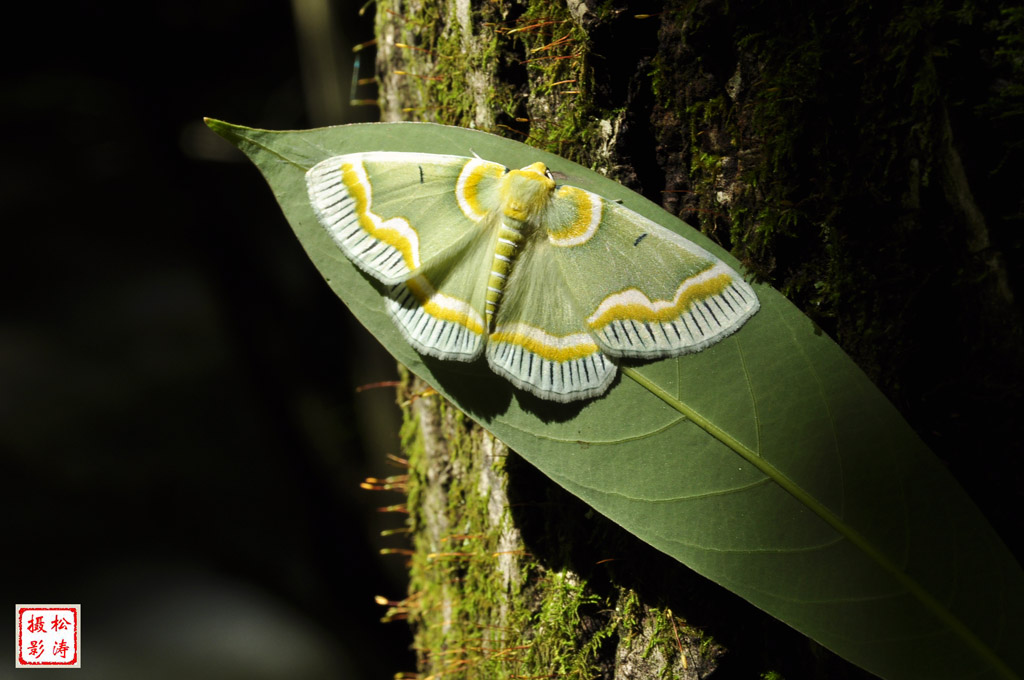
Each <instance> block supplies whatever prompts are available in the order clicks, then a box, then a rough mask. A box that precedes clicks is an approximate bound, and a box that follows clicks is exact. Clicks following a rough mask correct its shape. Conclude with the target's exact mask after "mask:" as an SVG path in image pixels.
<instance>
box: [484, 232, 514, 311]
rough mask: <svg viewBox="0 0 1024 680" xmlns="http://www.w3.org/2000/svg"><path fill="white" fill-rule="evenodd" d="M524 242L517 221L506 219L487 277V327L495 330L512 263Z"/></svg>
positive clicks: (499, 234) (499, 233)
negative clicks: (496, 316) (494, 323)
mask: <svg viewBox="0 0 1024 680" xmlns="http://www.w3.org/2000/svg"><path fill="white" fill-rule="evenodd" d="M522 240H523V232H522V231H520V229H519V226H518V225H517V223H516V220H510V219H506V220H503V221H502V223H501V227H499V228H498V241H497V243H496V244H495V247H494V258H493V259H492V260H491V274H490V276H488V277H487V298H486V300H487V327H488V329H490V328H493V325H492V323H491V322H492V320H493V319H494V315H495V313H496V312H497V311H498V306H499V305H500V304H501V295H502V293H503V292H504V290H505V281H506V280H508V275H509V272H511V271H512V263H513V262H514V261H515V259H516V253H517V252H518V251H519V243H520V242H521V241H522Z"/></svg>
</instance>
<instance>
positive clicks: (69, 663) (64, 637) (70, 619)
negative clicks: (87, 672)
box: [14, 604, 82, 668]
mask: <svg viewBox="0 0 1024 680" xmlns="http://www.w3.org/2000/svg"><path fill="white" fill-rule="evenodd" d="M14 611H15V619H16V624H15V625H16V628H15V630H16V631H17V633H16V635H17V644H16V647H17V648H16V650H15V653H16V655H15V662H14V665H15V667H17V668H55V667H57V668H60V667H63V668H80V667H81V665H82V605H79V604H19V605H15V607H14Z"/></svg>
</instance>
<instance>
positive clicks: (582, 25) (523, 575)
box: [377, 0, 1024, 678]
mask: <svg viewBox="0 0 1024 680" xmlns="http://www.w3.org/2000/svg"><path fill="white" fill-rule="evenodd" d="M1022 35H1024V11H1021V10H1019V8H1014V7H1012V6H1010V5H1009V4H1005V3H1003V4H1000V3H997V2H982V3H970V4H960V3H954V2H944V1H939V0H918V1H916V2H909V3H900V4H897V5H892V6H886V7H884V8H883V7H879V6H878V5H877V4H870V3H868V2H849V3H846V4H845V5H843V6H842V7H840V6H838V5H828V4H820V3H819V4H812V5H808V6H806V7H804V6H798V5H793V4H790V5H785V6H780V5H779V4H778V3H768V2H753V3H724V2H710V1H700V2H698V1H696V0H693V1H681V0H675V1H669V2H664V3H657V2H649V3H625V2H623V3H614V2H613V3H606V2H602V3H598V2H593V1H588V0H571V1H570V2H567V3H560V2H555V3H547V2H545V3H541V2H530V1H529V0H519V1H513V0H494V1H492V2H486V3H481V2H477V3H472V2H469V0H443V1H442V0H382V1H381V2H378V3H377V40H378V43H377V49H378V62H377V63H378V81H379V83H380V97H379V99H380V102H381V108H382V119H383V120H431V121H436V122H441V123H447V124H453V125H462V126H467V127H476V128H479V129H484V130H487V131H490V132H495V133H497V134H503V135H506V136H509V137H512V138H514V139H519V140H521V141H525V142H526V143H528V144H532V145H535V146H538V147H540V148H544V149H546V150H548V151H553V152H555V153H558V154H560V155H562V156H565V157H567V158H570V159H572V160H575V161H577V162H579V163H582V164H584V165H588V166H590V167H593V168H595V169H597V170H599V171H601V172H603V173H604V174H607V175H608V176H610V177H613V178H615V179H617V180H619V181H621V182H622V183H624V184H626V185H627V186H629V187H630V188H633V189H635V190H637V191H640V192H641V193H643V194H645V195H646V196H647V197H648V198H651V199H652V200H654V201H655V202H658V203H660V204H662V205H663V206H664V207H666V208H667V209H668V210H670V211H672V212H674V213H675V214H677V215H679V216H681V217H682V218H683V219H685V220H687V221H688V222H689V223H690V224H692V225H694V226H696V227H699V228H701V229H702V230H703V231H705V233H707V234H709V235H711V236H712V237H713V238H715V239H716V240H718V241H719V242H720V243H722V244H723V245H725V246H726V247H730V248H732V250H733V252H734V253H735V254H736V255H737V256H738V257H740V259H741V260H742V261H743V262H744V264H745V265H746V266H747V267H748V269H749V270H750V271H751V272H752V273H753V274H754V275H755V276H756V277H758V278H759V279H761V280H764V281H766V282H768V283H770V284H771V285H773V286H775V287H776V288H778V289H780V290H782V291H783V292H784V293H786V294H787V296H789V297H790V298H791V299H792V300H793V301H794V302H796V303H797V304H798V305H799V306H800V307H801V308H802V309H803V310H804V312H805V313H807V314H808V315H809V316H810V317H811V318H812V319H813V320H814V321H815V322H816V323H818V324H819V325H820V326H821V327H822V328H823V329H824V330H825V331H826V332H828V333H829V334H830V335H832V336H833V337H834V338H835V339H836V340H837V341H838V342H839V343H840V345H841V346H843V348H844V349H845V350H846V351H847V352H849V353H850V354H851V356H853V358H854V359H855V360H856V361H857V362H858V363H859V364H860V366H861V367H862V368H863V369H864V370H865V371H866V372H867V373H868V374H869V375H870V376H871V377H872V379H873V380H874V381H875V382H876V383H877V384H878V385H879V387H881V388H882V390H883V391H884V392H885V393H886V394H887V395H888V396H889V397H890V399H892V400H893V401H894V403H895V404H896V405H897V407H898V408H900V409H901V411H902V412H903V413H904V415H905V416H906V417H907V419H908V420H909V422H910V423H911V425H912V426H914V427H915V429H916V430H917V431H918V432H919V433H920V434H921V436H922V437H923V438H924V439H925V440H926V441H927V442H928V443H929V444H930V445H931V446H932V448H933V449H934V450H935V451H936V453H937V454H939V455H940V456H941V457H942V458H943V459H944V460H945V461H947V463H948V464H949V465H950V467H951V469H952V470H953V471H954V473H956V474H957V475H958V476H959V477H960V479H961V481H962V483H964V485H965V486H966V487H967V489H968V491H969V492H970V493H971V494H972V495H973V496H974V497H975V498H976V499H978V502H979V504H980V505H981V506H982V509H983V511H985V512H986V514H987V515H988V516H989V518H990V519H991V520H992V521H993V523H994V524H995V526H996V528H997V530H999V531H1000V532H1001V533H1002V534H1003V535H1004V536H1007V540H1008V542H1010V544H1011V549H1015V550H1016V552H1017V554H1018V555H1020V554H1021V550H1020V549H1021V544H1020V543H1019V542H1018V543H1016V544H1014V543H1013V540H1012V538H1011V535H1012V532H1011V530H1012V529H1014V527H1016V525H1017V523H1018V521H1019V520H1018V519H1017V513H1018V508H1019V505H1020V500H1021V498H1020V494H1021V489H1022V488H1024V483H1021V482H1022V477H1024V464H1022V462H1021V461H1020V460H1018V459H1016V458H1010V457H1009V456H1007V455H1006V454H1005V452H1003V453H1001V451H1004V450H1003V449H1000V448H999V447H1000V446H1001V445H1002V444H1003V442H1004V441H1006V440H1009V438H1010V435H1011V434H1012V432H1013V429H1012V428H1013V423H1014V422H1015V421H1014V417H1013V414H1014V413H1016V411H1018V410H1019V409H1020V407H1021V405H1022V399H1021V395H1020V385H1021V384H1022V383H1024V342H1022V332H1021V328H1022V325H1021V316H1020V312H1019V308H1018V305H1017V304H1016V303H1015V300H1017V299H1019V291H1018V290H1017V289H1016V287H1015V286H1016V283H1017V282H1018V281H1019V280H1020V276H1019V275H1020V271H1021V263H1022V256H1021V253H1022V248H1021V245H1022V242H1024V236H1022V235H1021V234H1022V233H1024V232H1022V230H1021V229H1020V227H1021V222H1022V217H1024V180H1022V178H1024V171H1022V165H1024V163H1022V158H1024V131H1022V128H1024V126H1021V125H1020V120H1021V118H1022V117H1024V66H1022V64H1024V38H1021V36H1022ZM1014 121H1016V122H1014ZM401 401H402V403H403V404H404V405H405V406H404V408H405V411H406V420H407V422H406V429H405V433H404V435H405V436H404V440H405V445H406V449H407V453H408V457H409V460H410V483H409V485H410V487H409V488H410V496H409V503H408V509H409V512H410V526H411V528H412V536H413V543H414V554H413V556H412V558H411V588H410V595H409V599H408V600H407V601H406V602H405V603H404V606H405V607H406V608H407V609H406V612H407V614H408V618H409V620H410V621H411V623H412V625H413V629H414V632H415V636H416V649H417V652H418V655H419V659H420V668H419V669H418V670H419V672H420V673H421V675H433V676H435V677H480V678H500V677H520V678H521V677H579V678H591V677H600V678H634V677H636V678H654V677H675V678H687V677H704V676H706V675H707V674H708V673H710V672H711V671H712V670H714V669H716V668H717V672H716V675H715V677H741V676H742V677H757V676H759V675H760V676H763V677H780V676H781V677H830V678H837V677H858V675H859V671H857V670H856V669H854V668H852V667H850V666H849V665H848V664H845V662H842V661H841V660H838V659H836V658H835V657H833V656H832V655H830V654H829V653H827V652H825V651H824V650H821V649H820V648H817V647H816V646H814V645H813V644H811V643H808V642H806V641H805V640H803V639H802V638H801V637H800V636H798V635H796V634H794V633H792V632H791V631H789V629H787V628H785V627H784V626H782V625H781V624H777V623H775V622H773V621H772V620H771V619H769V618H768V617H765V616H764V615H762V614H760V612H757V611H756V610H754V609H753V608H751V607H749V606H747V605H746V604H745V603H743V602H741V601H738V600H737V599H736V598H734V597H733V596H731V595H730V594H729V593H727V592H725V591H723V590H721V589H719V588H717V587H716V586H714V585H713V584H710V583H708V582H707V581H705V580H704V579H702V578H700V577H698V576H696V575H694V574H693V573H692V572H689V571H688V570H686V569H685V568H684V567H682V566H681V565H679V564H678V563H676V562H674V561H672V560H670V559H668V558H665V557H663V556H662V555H660V554H658V553H656V552H655V551H653V550H652V549H650V548H648V547H646V546H645V545H643V544H641V543H639V542H638V541H636V540H635V539H633V538H632V537H630V536H629V535H626V534H624V532H622V531H621V530H619V529H618V528H617V527H615V526H614V525H612V524H611V523H609V522H607V521H605V520H603V519H602V518H600V517H595V516H593V515H592V513H590V512H589V511H588V508H586V506H583V505H582V504H581V503H579V502H578V501H576V500H575V499H574V498H572V497H571V496H569V495H568V494H566V493H565V492H564V491H562V490H561V489H559V488H557V487H555V486H554V485H553V484H552V483H551V482H549V481H548V480H546V479H545V478H543V477H542V476H541V475H539V474H538V473H537V472H536V471H535V470H533V469H532V468H530V467H529V466H528V465H527V464H525V463H523V462H522V461H521V459H519V458H518V457H516V455H515V454H514V452H509V451H507V449H505V447H504V446H503V445H502V444H501V443H500V442H497V441H496V440H494V439H493V437H491V436H490V435H488V434H487V433H486V432H484V431H483V430H482V429H481V428H479V427H478V426H476V425H475V424H473V423H472V422H471V421H469V420H468V419H467V418H465V417H464V416H463V415H462V414H460V413H458V412H457V411H455V410H454V409H453V407H451V406H450V405H448V404H446V403H445V402H444V401H443V400H442V399H441V398H440V397H439V396H437V395H436V394H431V393H430V391H429V390H428V388H427V387H426V386H425V385H423V384H421V383H418V382H417V381H414V380H412V379H411V378H410V379H409V380H407V381H406V383H405V385H404V386H403V391H402V395H401ZM773 674H775V675H774V676H773Z"/></svg>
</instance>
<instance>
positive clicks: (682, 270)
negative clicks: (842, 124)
mask: <svg viewBox="0 0 1024 680" xmlns="http://www.w3.org/2000/svg"><path fill="white" fill-rule="evenodd" d="M306 184H307V186H308V188H309V199H310V202H311V203H312V205H313V210H314V211H315V212H316V216H317V219H318V220H319V221H320V223H321V224H322V225H323V227H324V228H325V229H326V230H327V231H328V232H329V233H330V235H331V238H333V240H334V242H335V243H336V244H337V245H338V247H339V248H341V250H342V252H344V253H345V255H346V256H347V257H348V258H349V259H350V260H351V261H352V262H353V263H354V264H355V265H356V266H357V267H359V268H360V269H362V270H363V271H365V272H366V273H367V274H369V275H370V276H372V277H373V278H375V279H377V280H378V281H380V282H381V283H382V284H385V285H386V286H387V295H388V300H387V307H388V312H389V313H390V315H391V317H392V319H394V321H395V323H396V324H397V325H398V328H399V329H400V330H401V331H402V333H403V335H404V336H405V338H406V339H407V340H408V341H409V343H410V344H411V345H412V346H413V347H414V348H416V350H417V351H418V352H420V353H421V354H426V355H429V356H434V357H438V358H440V359H450V360H454V361H473V360H475V359H477V358H478V357H479V356H480V355H481V353H483V354H485V355H486V357H487V363H488V365H489V366H490V367H491V369H492V370H493V371H494V372H495V373H497V374H499V375H501V376H503V377H505V378H507V379H508V380H509V381H511V382H512V384H514V385H515V386H516V387H519V388H521V389H523V390H526V391H528V392H532V393H533V394H535V395H537V396H538V397H541V398H543V399H550V400H553V401H558V402H570V401H575V400H578V399H589V398H593V397H597V396H600V395H601V394H603V393H604V392H605V391H606V390H607V389H608V386H609V385H610V384H611V382H612V380H613V379H614V377H615V373H616V370H617V368H616V363H615V362H616V361H617V360H620V359H636V360H649V359H656V358H660V357H670V356H677V355H680V354H685V353H688V352H697V351H699V350H701V349H703V348H705V347H707V346H708V345H710V344H712V343H715V342H717V341H718V340H721V339H722V338H724V337H726V336H727V335H729V334H731V333H733V332H735V331H736V330H737V329H738V328H739V327H740V326H742V325H743V323H744V322H745V321H746V320H747V319H749V318H750V317H751V315H753V314H754V313H755V312H756V311H757V310H758V307H759V303H758V300H757V296H756V295H755V294H754V291H753V290H752V289H751V287H750V286H749V285H748V284H747V283H746V282H745V281H744V280H743V278H742V277H741V276H740V275H739V274H737V273H736V272H735V271H734V270H732V269H731V268H730V267H728V266H727V265H726V264H725V263H723V262H721V261H720V260H718V259H717V258H716V257H715V256H713V255H711V254H710V253H708V252H707V251H706V250H704V249H703V248H701V247H699V246H697V245H696V244H694V243H691V242H690V241H687V240H686V239H684V238H683V237H681V236H679V235H677V234H676V233H674V232H672V231H669V230H668V229H666V228H664V227H662V226H660V225H658V224H656V223H654V222H652V221H651V220H649V219H647V218H646V217H643V216H641V215H639V214H637V213H635V212H633V211H632V210H629V209H627V208H625V207H623V206H621V205H619V204H617V203H615V202H613V201H609V200H606V199H604V198H601V197H600V196H598V195H596V194H593V193H590V192H588V191H584V190H583V189H579V188H577V187H573V186H568V185H559V184H556V183H555V181H554V179H553V177H552V175H551V173H550V172H548V170H547V168H546V167H545V166H544V164H543V163H534V164H533V165H529V166H527V167H525V168H522V169H520V170H509V169H507V168H505V167H504V166H503V165H501V164H499V163H492V162H490V161H485V160H482V159H480V158H466V157H462V156H448V155H442V154H427V153H400V152H384V151H379V152H369V153H354V154H348V155H344V156H335V157H333V158H328V159H327V160H325V161H322V162H321V163H318V164H317V165H316V166H314V167H313V168H312V169H310V170H309V172H308V173H306Z"/></svg>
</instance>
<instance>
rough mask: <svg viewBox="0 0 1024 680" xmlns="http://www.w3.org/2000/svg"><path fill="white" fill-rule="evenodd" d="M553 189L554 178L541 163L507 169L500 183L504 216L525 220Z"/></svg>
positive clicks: (537, 208) (540, 205) (539, 208)
mask: <svg viewBox="0 0 1024 680" xmlns="http://www.w3.org/2000/svg"><path fill="white" fill-rule="evenodd" d="M554 190H555V180H553V179H551V173H550V172H548V169H547V166H545V165H544V164H543V163H533V164H532V165H527V166H526V167H525V168H521V169H519V170H511V171H509V172H508V173H507V174H506V175H505V177H504V179H503V181H502V185H501V205H502V211H503V212H504V213H505V216H506V217H511V218H512V219H514V220H520V221H523V220H526V219H527V218H528V217H529V216H530V215H531V214H534V215H536V214H537V213H538V212H540V211H541V209H542V208H543V207H544V205H545V204H546V203H547V200H548V198H549V197H550V196H551V193H552V192H553V191H554Z"/></svg>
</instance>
